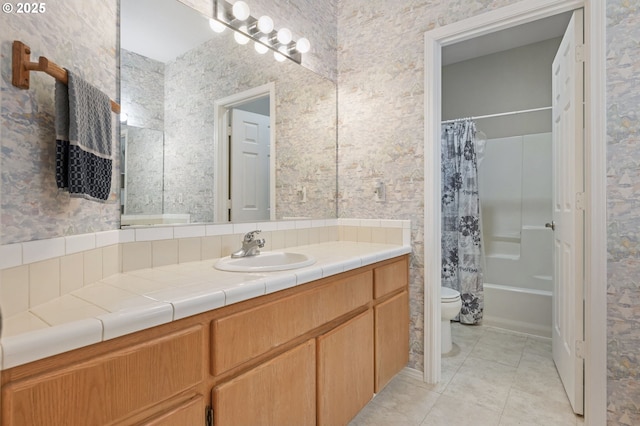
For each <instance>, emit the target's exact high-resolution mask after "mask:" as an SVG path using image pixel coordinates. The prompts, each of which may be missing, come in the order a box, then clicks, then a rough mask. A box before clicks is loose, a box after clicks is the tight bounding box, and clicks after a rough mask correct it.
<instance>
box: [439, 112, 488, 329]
mask: <svg viewBox="0 0 640 426" xmlns="http://www.w3.org/2000/svg"><path fill="white" fill-rule="evenodd" d="M475 138H476V125H475V123H474V122H473V121H472V120H464V121H457V122H454V123H452V124H443V125H442V285H443V286H445V287H450V288H452V289H454V290H458V291H459V292H460V298H461V299H462V309H461V310H460V315H459V320H460V322H461V323H463V324H476V323H478V322H480V321H481V320H482V310H483V307H484V302H483V294H482V257H481V254H482V245H481V244H482V242H481V233H480V199H479V197H478V158H477V155H476V147H475Z"/></svg>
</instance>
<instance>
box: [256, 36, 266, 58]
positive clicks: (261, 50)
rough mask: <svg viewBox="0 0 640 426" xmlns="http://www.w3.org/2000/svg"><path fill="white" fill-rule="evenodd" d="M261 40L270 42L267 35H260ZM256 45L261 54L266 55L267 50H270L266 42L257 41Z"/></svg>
mask: <svg viewBox="0 0 640 426" xmlns="http://www.w3.org/2000/svg"><path fill="white" fill-rule="evenodd" d="M260 41H261V42H262V43H265V44H266V43H268V42H269V40H267V38H266V37H260ZM254 47H255V49H256V52H258V53H259V54H261V55H264V54H265V53H267V50H269V48H268V47H267V46H265V45H264V44H260V43H258V42H256V43H255V46H254Z"/></svg>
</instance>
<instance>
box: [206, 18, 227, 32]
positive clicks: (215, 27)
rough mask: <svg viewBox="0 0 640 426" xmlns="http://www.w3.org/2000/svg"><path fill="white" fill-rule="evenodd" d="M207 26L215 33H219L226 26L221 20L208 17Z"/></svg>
mask: <svg viewBox="0 0 640 426" xmlns="http://www.w3.org/2000/svg"><path fill="white" fill-rule="evenodd" d="M209 27H210V28H211V29H212V30H213V31H215V32H216V33H221V32H223V31H224V29H225V28H226V27H225V26H224V25H223V24H222V23H221V22H218V21H216V20H215V19H209Z"/></svg>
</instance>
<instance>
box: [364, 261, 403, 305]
mask: <svg viewBox="0 0 640 426" xmlns="http://www.w3.org/2000/svg"><path fill="white" fill-rule="evenodd" d="M373 280H374V281H373V282H374V285H373V297H375V298H376V299H377V298H378V297H381V296H384V295H385V294H389V293H391V292H393V291H394V290H397V289H399V288H403V287H405V286H406V285H408V284H409V260H408V258H407V257H406V256H405V257H403V258H402V259H401V260H398V261H397V262H394V263H390V264H388V265H384V266H379V267H377V268H375V269H374V276H373Z"/></svg>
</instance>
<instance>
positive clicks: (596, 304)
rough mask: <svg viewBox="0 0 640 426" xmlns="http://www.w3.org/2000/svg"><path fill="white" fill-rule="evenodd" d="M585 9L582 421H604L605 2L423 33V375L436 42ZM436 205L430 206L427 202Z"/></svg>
mask: <svg viewBox="0 0 640 426" xmlns="http://www.w3.org/2000/svg"><path fill="white" fill-rule="evenodd" d="M581 7H584V8H585V17H586V19H585V22H586V31H585V32H586V38H585V45H586V46H585V51H586V52H587V57H588V58H590V60H589V61H588V63H587V66H586V81H585V88H586V100H585V101H586V102H585V111H586V123H585V136H586V138H585V140H586V147H585V159H586V174H585V175H586V176H587V180H586V197H587V199H588V205H587V206H586V207H587V208H586V210H585V230H586V235H585V241H586V245H585V253H584V255H585V265H586V267H585V271H584V273H585V279H584V282H585V299H584V302H585V314H586V315H585V318H586V324H585V325H586V340H585V351H584V356H585V372H586V376H585V377H586V383H585V392H586V394H585V404H586V405H585V419H586V421H587V423H588V424H600V423H604V422H605V419H606V302H605V301H606V297H605V295H606V287H605V286H606V227H605V224H606V214H605V205H606V204H605V203H606V155H605V146H604V140H605V124H606V111H605V110H604V107H603V105H604V88H605V77H604V69H605V66H604V58H605V54H604V47H603V46H604V28H605V21H604V16H606V14H605V13H604V2H602V1H601V0H598V1H594V2H588V3H586V2H582V1H573V0H564V1H553V2H552V1H543V0H537V1H534V0H531V1H524V2H519V3H517V4H515V5H512V6H507V7H504V8H501V9H498V10H495V11H491V12H487V13H484V14H481V15H478V16H476V17H473V18H470V19H467V20H463V21H459V22H457V23H454V24H451V25H448V26H445V27H441V28H438V29H436V30H433V31H430V32H427V33H425V76H426V77H425V211H424V215H425V241H431V242H432V244H426V245H425V271H426V274H425V300H426V301H429V302H427V303H425V306H424V320H425V336H424V337H425V339H424V344H425V347H424V353H425V359H424V361H425V364H424V379H425V380H426V381H427V382H430V383H435V382H437V381H438V380H439V379H440V333H439V322H440V303H439V301H440V258H441V253H440V244H439V243H440V237H441V229H440V220H441V216H440V209H439V206H440V146H439V145H440V122H441V74H440V72H441V58H442V47H443V46H448V45H452V44H455V43H457V42H460V41H464V40H469V39H473V38H475V37H478V36H481V35H486V34H490V33H492V32H495V31H498V30H502V29H505V28H511V27H515V26H518V25H522V24H525V23H529V22H533V21H536V20H539V19H543V18H547V17H550V16H554V15H556V14H559V13H563V12H568V11H571V10H574V9H577V8H581ZM434 206H435V207H434Z"/></svg>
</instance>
